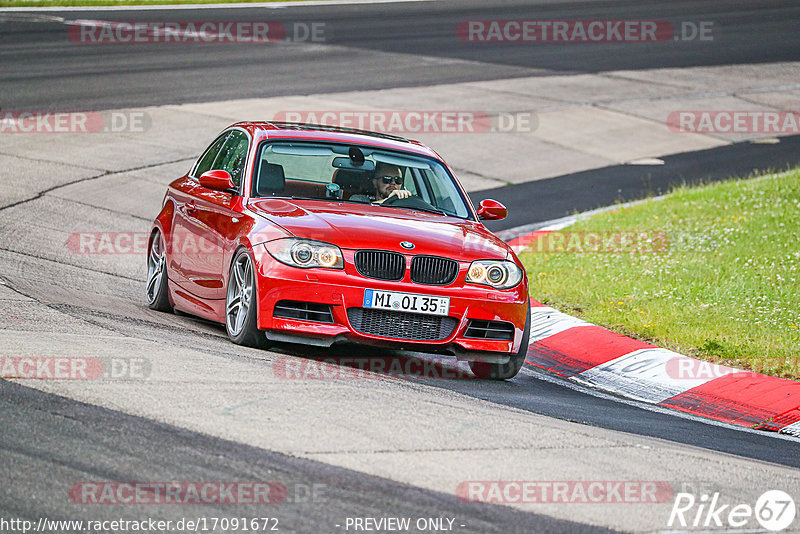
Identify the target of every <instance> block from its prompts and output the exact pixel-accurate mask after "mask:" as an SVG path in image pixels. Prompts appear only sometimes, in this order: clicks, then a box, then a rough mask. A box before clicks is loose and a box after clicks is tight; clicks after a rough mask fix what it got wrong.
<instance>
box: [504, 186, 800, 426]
mask: <svg viewBox="0 0 800 534" xmlns="http://www.w3.org/2000/svg"><path fill="white" fill-rule="evenodd" d="M636 203H638V202H636ZM631 204H635V203H631ZM616 207H618V206H616ZM609 209H614V208H613V207H612V208H601V209H599V210H594V211H592V212H587V213H584V214H580V215H577V216H570V217H564V218H563V219H558V220H555V221H549V222H548V223H544V224H542V225H537V227H532V228H529V230H534V231H532V232H530V231H528V232H526V233H524V235H519V233H520V232H519V230H523V231H524V230H526V229H517V231H516V232H515V231H514V230H511V231H508V233H506V235H509V234H512V235H513V234H516V235H517V237H514V238H513V239H508V240H507V242H508V244H509V245H511V247H512V248H513V249H514V250H515V251H516V252H517V253H519V251H521V250H524V249H525V248H527V247H528V246H530V244H531V243H534V242H535V241H536V240H537V239H538V238H540V237H541V236H543V235H546V234H547V233H549V232H551V231H556V230H560V229H562V228H565V227H567V226H569V225H570V224H572V223H574V222H575V221H576V220H577V219H578V218H582V217H586V216H587V215H591V214H593V213H599V212H602V211H608V210H609ZM509 237H510V236H509ZM526 363H527V364H529V365H532V366H534V367H537V368H540V369H544V370H546V371H549V372H551V373H553V374H555V375H558V376H561V377H563V378H566V379H568V380H570V381H573V382H577V383H579V384H582V385H585V386H589V387H592V388H596V389H600V390H604V391H608V392H611V393H614V394H617V395H621V396H624V397H627V398H630V399H634V400H637V401H642V402H647V403H651V404H655V405H657V406H662V407H665V408H671V409H674V410H679V411H681V412H685V413H690V414H693V415H698V416H701V417H706V418H709V419H714V420H716V421H721V422H725V423H732V424H735V425H740V426H745V427H749V428H754V429H757V430H766V431H772V432H779V433H781V434H789V435H793V436H799V437H800V382H796V381H794V380H786V379H783V378H777V377H774V376H768V375H763V374H760V373H753V372H749V371H742V370H740V369H734V368H732V367H726V366H723V365H716V364H713V363H711V362H707V361H703V360H698V359H696V358H690V357H688V356H684V355H682V354H678V353H677V352H673V351H670V350H667V349H664V348H661V347H656V346H654V345H651V344H649V343H645V342H643V341H638V340H636V339H632V338H630V337H627V336H623V335H620V334H616V333H614V332H611V331H610V330H607V329H605V328H602V327H600V326H597V325H594V324H591V323H588V322H586V321H583V320H581V319H578V318H575V317H572V316H570V315H567V314H566V313H563V312H560V311H558V310H556V309H554V308H551V307H548V306H545V305H543V304H541V303H539V302H536V301H532V302H531V337H530V346H529V348H528V355H527V358H526Z"/></svg>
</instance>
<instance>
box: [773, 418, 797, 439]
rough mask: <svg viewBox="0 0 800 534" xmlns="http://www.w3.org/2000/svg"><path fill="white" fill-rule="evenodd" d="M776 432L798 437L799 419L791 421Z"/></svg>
mask: <svg viewBox="0 0 800 534" xmlns="http://www.w3.org/2000/svg"><path fill="white" fill-rule="evenodd" d="M778 432H779V433H781V434H788V435H790V436H797V437H800V421H798V422H797V423H792V424H791V425H789V426H785V427H783V428H781V429H780V430H779V431H778Z"/></svg>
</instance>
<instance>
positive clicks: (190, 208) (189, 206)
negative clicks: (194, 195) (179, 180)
mask: <svg viewBox="0 0 800 534" xmlns="http://www.w3.org/2000/svg"><path fill="white" fill-rule="evenodd" d="M196 211H197V206H195V205H194V201H192V200H190V201H189V202H187V203H186V213H194V212H196Z"/></svg>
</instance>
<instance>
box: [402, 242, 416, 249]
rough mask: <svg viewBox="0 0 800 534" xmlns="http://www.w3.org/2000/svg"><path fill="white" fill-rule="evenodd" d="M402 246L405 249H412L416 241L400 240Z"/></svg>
mask: <svg viewBox="0 0 800 534" xmlns="http://www.w3.org/2000/svg"><path fill="white" fill-rule="evenodd" d="M400 246H401V247H403V248H405V249H408V250H411V249H412V248H414V243H412V242H411V241H400Z"/></svg>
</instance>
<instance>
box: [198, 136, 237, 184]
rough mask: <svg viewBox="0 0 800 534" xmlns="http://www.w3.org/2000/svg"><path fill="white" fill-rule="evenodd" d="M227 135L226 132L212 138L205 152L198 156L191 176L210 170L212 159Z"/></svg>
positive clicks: (215, 157)
mask: <svg viewBox="0 0 800 534" xmlns="http://www.w3.org/2000/svg"><path fill="white" fill-rule="evenodd" d="M228 135H229V133H228V132H225V133H224V134H222V135H220V136H219V137H217V138H216V139H215V140H214V142H213V143H211V146H209V147H208V148H207V149H206V151H205V153H204V154H203V155H202V156H201V157H200V160H199V161H198V162H197V166H196V167H195V169H194V173H193V176H194V177H195V178H199V177H200V175H201V174H203V173H205V172H208V171H210V170H211V166H212V165H213V164H214V160H215V159H217V155H218V154H219V151H220V149H221V148H222V144H223V143H224V142H225V139H227V138H228Z"/></svg>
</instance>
